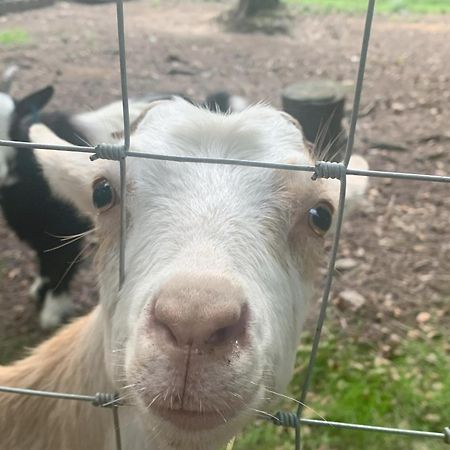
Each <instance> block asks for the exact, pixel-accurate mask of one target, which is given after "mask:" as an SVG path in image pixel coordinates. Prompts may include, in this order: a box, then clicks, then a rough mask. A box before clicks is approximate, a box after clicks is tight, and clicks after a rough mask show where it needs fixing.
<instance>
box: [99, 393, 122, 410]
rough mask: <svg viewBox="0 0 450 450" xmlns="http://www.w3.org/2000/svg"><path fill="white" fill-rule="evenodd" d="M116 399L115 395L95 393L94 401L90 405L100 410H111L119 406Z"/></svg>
mask: <svg viewBox="0 0 450 450" xmlns="http://www.w3.org/2000/svg"><path fill="white" fill-rule="evenodd" d="M117 398H118V397H117V394H109V393H106V392H97V393H96V394H95V400H94V401H93V402H92V404H93V405H94V406H98V407H100V408H111V407H113V406H119V402H118V401H117Z"/></svg>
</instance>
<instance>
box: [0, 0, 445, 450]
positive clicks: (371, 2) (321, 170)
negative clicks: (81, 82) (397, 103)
mask: <svg viewBox="0 0 450 450" xmlns="http://www.w3.org/2000/svg"><path fill="white" fill-rule="evenodd" d="M28 1H32V0H28ZM6 2H7V3H8V2H9V3H11V2H13V0H6ZM116 4H117V9H116V12H117V30H118V42H119V59H120V79H121V91H122V108H123V119H124V123H123V126H124V133H123V136H124V141H123V143H122V144H119V145H118V144H108V143H106V144H100V145H97V146H84V147H81V146H72V145H52V144H46V143H39V144H35V143H29V142H17V141H8V140H0V147H1V146H5V147H7V146H20V147H22V148H30V149H34V148H38V149H47V150H55V151H74V152H84V153H89V154H91V157H90V159H91V160H96V159H98V158H103V159H110V160H115V161H117V162H118V163H119V166H120V191H121V199H122V201H121V206H120V208H121V214H120V224H121V225H120V226H121V231H120V257H119V268H118V270H119V288H120V287H121V286H122V284H123V282H124V279H125V276H126V267H125V252H126V248H125V242H126V229H127V226H126V225H127V224H126V221H127V217H126V182H127V180H126V159H127V158H129V157H131V158H146V159H153V160H164V161H172V162H178V163H203V164H222V165H236V166H246V167H259V168H264V169H278V170H288V171H303V172H311V173H312V174H313V175H312V178H313V180H315V179H317V178H334V179H338V180H339V181H340V192H339V204H338V209H337V223H336V232H335V235H334V240H333V244H332V248H331V254H330V259H329V264H328V270H327V276H326V281H325V287H324V291H323V296H322V302H321V307H320V313H319V318H318V322H317V326H316V332H315V335H314V338H313V344H312V349H311V353H310V359H309V363H308V366H307V370H306V375H305V381H304V383H303V386H302V389H301V396H300V400H299V403H298V404H299V406H298V408H297V410H296V411H295V412H283V411H280V412H278V413H276V414H274V415H273V416H270V417H268V416H267V415H264V416H262V418H264V419H266V420H270V421H272V422H273V423H274V425H278V426H284V427H291V428H294V429H295V449H296V450H299V449H300V448H301V445H302V434H301V430H302V426H304V425H308V426H318V427H334V428H341V429H347V430H358V431H364V432H377V433H388V434H396V435H402V436H408V437H420V438H428V439H433V440H440V441H441V442H443V443H447V444H450V427H447V428H445V429H444V430H442V431H441V432H428V431H420V430H410V429H402V428H391V427H380V426H371V425H365V424H355V423H343V422H333V421H327V420H313V419H305V418H302V413H303V405H304V404H305V401H306V398H307V395H308V392H309V388H310V384H311V379H312V375H313V370H314V365H315V361H316V356H317V352H318V350H319V343H320V338H321V332H322V327H323V324H324V321H325V317H326V312H327V307H328V302H329V298H330V292H331V286H332V282H333V274H334V266H335V262H336V257H337V252H338V247H339V239H340V234H341V233H340V231H341V225H342V221H343V211H344V205H345V193H346V177H347V175H357V176H368V177H378V178H391V179H401V180H415V181H424V182H425V181H426V182H439V183H450V175H448V176H438V175H428V174H420V173H402V172H390V171H376V170H356V169H351V168H348V164H349V161H350V157H351V155H352V152H353V143H354V137H355V131H356V123H357V120H358V112H359V107H360V100H361V92H362V88H363V81H364V73H365V65H366V59H367V53H368V47H369V42H370V33H371V27H372V20H373V15H374V9H375V0H368V6H367V15H366V21H365V27H364V33H363V39H362V46H361V53H360V59H359V66H358V73H357V77H356V87H355V92H354V101H353V109H352V117H351V122H350V129H349V135H348V140H347V145H346V149H345V156H344V159H343V161H342V162H340V163H336V162H328V161H318V162H317V163H316V164H315V166H308V165H295V164H279V163H273V162H261V161H250V160H236V159H223V158H200V157H185V156H174V155H173V156H171V155H162V154H151V153H140V152H135V151H131V150H130V134H131V130H130V119H129V106H128V83H127V69H126V49H125V32H124V11H123V0H117V3H116ZM0 392H3V393H5V394H16V395H29V396H38V397H47V398H56V399H62V400H67V401H78V402H90V403H91V404H92V405H93V406H96V407H102V408H109V409H111V410H112V416H113V417H112V420H113V425H114V426H113V429H114V441H115V445H116V449H117V450H122V449H123V450H127V449H126V448H124V447H123V445H122V442H121V434H120V421H119V414H118V410H119V408H120V407H121V406H122V405H123V403H122V402H121V401H120V399H119V397H118V396H117V395H116V394H114V393H97V394H95V395H84V394H79V395H78V394H68V393H59V392H49V391H39V390H32V389H25V388H12V387H8V386H0Z"/></svg>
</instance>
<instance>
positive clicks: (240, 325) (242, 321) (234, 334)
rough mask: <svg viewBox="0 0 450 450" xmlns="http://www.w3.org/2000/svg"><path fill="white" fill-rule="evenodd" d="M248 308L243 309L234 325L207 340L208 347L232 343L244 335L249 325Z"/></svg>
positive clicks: (223, 328)
mask: <svg viewBox="0 0 450 450" xmlns="http://www.w3.org/2000/svg"><path fill="white" fill-rule="evenodd" d="M247 315H248V312H247V307H246V306H244V307H243V308H242V311H241V314H240V317H239V319H238V320H237V321H236V322H235V323H233V324H232V325H228V326H225V327H222V328H219V329H217V330H216V331H214V333H212V334H211V335H210V336H209V338H208V339H207V340H206V344H208V345H220V344H224V343H227V342H230V341H231V340H232V339H235V338H238V337H240V336H241V335H242V334H244V332H245V329H246V323H247Z"/></svg>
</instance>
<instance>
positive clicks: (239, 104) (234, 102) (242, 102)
mask: <svg viewBox="0 0 450 450" xmlns="http://www.w3.org/2000/svg"><path fill="white" fill-rule="evenodd" d="M248 106H249V104H248V101H247V99H245V98H244V97H241V96H240V95H232V96H231V97H230V110H231V111H232V112H241V111H243V110H244V109H245V108H247V107H248Z"/></svg>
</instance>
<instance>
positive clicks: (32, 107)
mask: <svg viewBox="0 0 450 450" xmlns="http://www.w3.org/2000/svg"><path fill="white" fill-rule="evenodd" d="M54 92H55V90H54V88H53V86H47V87H45V88H44V89H41V90H39V91H36V92H33V93H32V94H30V95H27V96H26V97H25V98H23V99H22V100H19V101H18V102H17V104H16V112H17V114H18V115H19V116H20V117H24V116H28V115H30V114H36V113H37V112H38V111H40V110H41V109H43V108H44V106H45V105H46V104H47V103H48V102H49V101H50V100H51V98H52V97H53V94H54Z"/></svg>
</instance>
